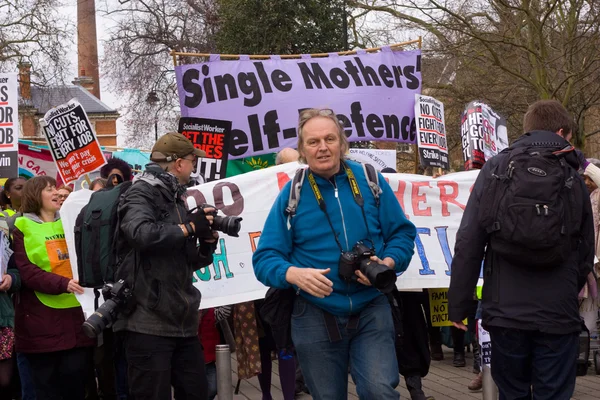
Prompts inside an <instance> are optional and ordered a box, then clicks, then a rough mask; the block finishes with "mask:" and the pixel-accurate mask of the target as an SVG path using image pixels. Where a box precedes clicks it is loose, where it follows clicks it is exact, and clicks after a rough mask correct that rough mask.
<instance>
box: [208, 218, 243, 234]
mask: <svg viewBox="0 0 600 400" xmlns="http://www.w3.org/2000/svg"><path fill="white" fill-rule="evenodd" d="M241 221H242V217H220V216H218V215H217V216H215V218H214V220H213V225H212V228H213V229H214V230H216V231H221V232H223V233H224V234H226V235H229V236H233V237H239V233H240V229H242V224H241V223H240V222H241Z"/></svg>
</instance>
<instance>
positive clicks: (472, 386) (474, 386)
mask: <svg viewBox="0 0 600 400" xmlns="http://www.w3.org/2000/svg"><path fill="white" fill-rule="evenodd" d="M467 387H468V388H469V390H471V391H473V392H476V391H478V390H481V388H483V374H481V373H479V375H477V377H475V379H473V380H472V381H471V383H469V386H467Z"/></svg>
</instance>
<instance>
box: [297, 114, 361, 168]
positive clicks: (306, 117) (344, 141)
mask: <svg viewBox="0 0 600 400" xmlns="http://www.w3.org/2000/svg"><path fill="white" fill-rule="evenodd" d="M316 117H324V118H328V119H330V120H332V121H333V122H334V123H335V126H336V127H337V129H338V134H339V137H340V144H341V158H342V159H345V158H346V153H348V149H349V148H350V145H349V144H348V138H347V137H346V134H345V133H344V127H343V126H342V124H341V122H340V120H339V119H338V117H337V115H335V112H333V110H332V109H330V108H307V109H306V110H303V111H302V112H301V113H300V118H299V119H298V152H299V153H300V157H299V158H298V161H299V162H301V163H303V164H306V159H305V158H304V156H303V155H302V152H303V150H304V141H303V138H302V136H303V134H304V125H306V123H307V122H308V121H310V120H311V119H313V118H316Z"/></svg>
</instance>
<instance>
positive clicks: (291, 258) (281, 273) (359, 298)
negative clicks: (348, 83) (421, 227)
mask: <svg viewBox="0 0 600 400" xmlns="http://www.w3.org/2000/svg"><path fill="white" fill-rule="evenodd" d="M298 151H299V153H300V161H301V162H305V163H306V164H308V170H307V174H306V179H304V181H303V184H302V188H301V196H299V197H300V198H301V200H300V201H299V202H298V206H297V209H296V212H295V216H293V217H292V216H290V215H288V213H286V208H287V206H288V198H289V194H290V190H291V186H292V185H291V183H288V184H287V185H286V186H285V187H284V188H283V190H282V191H281V193H280V195H279V197H278V198H277V200H276V201H275V204H274V205H273V208H272V209H271V212H270V214H269V217H268V218H267V221H266V223H265V227H264V229H263V231H262V235H261V238H260V241H259V244H258V248H257V249H256V252H255V253H254V257H253V264H254V272H255V274H256V277H257V278H258V280H259V281H261V282H262V283H264V284H265V285H266V286H270V287H275V288H280V289H287V288H291V287H293V288H294V289H295V290H296V292H297V294H298V296H296V299H295V302H294V309H293V313H292V340H293V342H294V346H295V348H296V351H297V353H298V359H299V361H300V366H301V367H302V371H303V373H304V376H305V379H306V383H307V386H308V388H309V389H310V393H311V395H312V396H313V398H315V399H316V400H320V399H338V398H345V397H346V396H347V394H346V393H347V387H348V366H350V371H351V374H352V377H353V380H354V381H355V383H356V391H357V393H358V396H359V398H361V399H382V400H386V399H398V398H399V393H398V392H397V391H396V390H395V388H396V386H397V385H398V381H399V375H398V365H397V361H396V354H395V348H394V339H395V335H394V325H393V319H392V314H391V309H390V305H389V302H388V300H387V298H386V297H385V296H384V294H383V293H381V292H380V291H379V290H377V289H375V288H374V287H372V285H371V282H369V280H368V279H367V277H366V276H365V275H364V274H363V273H362V272H361V271H360V270H356V271H352V273H354V274H355V275H356V278H355V279H354V280H353V279H349V277H348V275H347V274H346V275H345V277H342V276H340V273H339V272H340V271H339V269H338V265H339V263H340V255H341V253H342V252H348V251H351V250H352V249H353V248H354V246H355V245H356V243H357V242H363V243H364V244H365V245H366V246H367V247H371V248H372V249H373V250H374V252H375V254H376V255H375V256H373V257H371V260H373V261H375V262H376V263H380V264H384V265H385V266H387V267H389V268H391V269H394V270H395V271H396V272H397V273H399V272H402V271H405V270H406V268H407V267H408V264H409V263H410V260H411V258H412V255H413V252H414V239H415V235H416V229H415V227H414V225H413V224H412V223H411V222H409V221H408V220H407V219H406V217H405V216H404V212H403V211H402V208H401V207H400V205H399V204H398V201H397V199H396V197H395V195H394V193H393V192H392V190H391V188H390V187H389V185H388V184H387V183H386V182H385V180H384V179H383V177H381V176H379V183H380V186H381V189H382V193H381V194H380V197H379V204H377V201H376V199H375V196H374V195H373V194H372V192H371V190H370V188H369V183H368V181H367V179H366V177H365V174H364V172H363V168H362V166H361V165H360V164H358V163H355V162H351V161H346V160H345V159H344V158H345V154H346V152H347V151H348V141H347V139H346V136H345V134H344V129H343V127H342V125H341V124H340V122H339V121H338V119H337V117H336V115H335V114H334V112H333V111H332V110H328V109H322V110H319V109H308V110H304V111H303V112H302V113H301V114H300V121H299V126H298ZM311 183H312V184H311ZM353 187H354V190H353V189H352V188H353ZM357 192H359V194H360V196H361V197H362V198H363V199H364V205H363V206H361V205H359V203H360V202H357V201H356V195H357ZM317 199H320V201H318V200H317Z"/></svg>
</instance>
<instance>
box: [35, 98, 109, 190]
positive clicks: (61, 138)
mask: <svg viewBox="0 0 600 400" xmlns="http://www.w3.org/2000/svg"><path fill="white" fill-rule="evenodd" d="M40 126H41V128H42V130H43V132H44V135H45V136H46V140H47V141H48V147H50V152H51V153H52V157H53V158H54V162H55V163H56V166H57V167H58V173H59V174H60V176H61V178H62V180H63V182H64V183H65V184H67V183H70V182H73V181H76V180H77V179H78V178H79V177H80V176H82V175H84V174H87V173H89V172H92V171H95V170H96V169H98V168H100V167H101V166H103V165H104V164H106V159H105V158H104V153H102V150H101V149H100V143H98V139H97V138H96V134H95V133H94V130H93V129H92V124H90V121H89V119H88V117H87V114H86V113H85V110H84V109H83V107H82V106H81V104H79V102H78V101H77V100H75V99H72V100H70V101H69V102H68V103H66V104H63V105H60V106H58V107H55V108H52V109H50V110H48V112H46V114H45V115H44V118H42V119H40Z"/></svg>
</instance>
